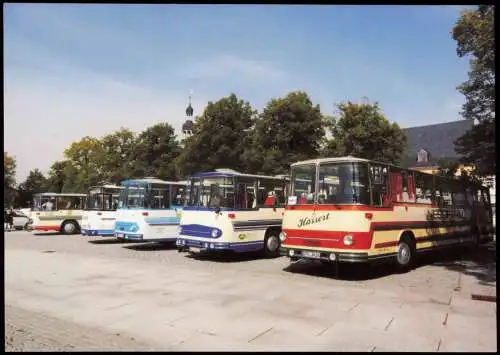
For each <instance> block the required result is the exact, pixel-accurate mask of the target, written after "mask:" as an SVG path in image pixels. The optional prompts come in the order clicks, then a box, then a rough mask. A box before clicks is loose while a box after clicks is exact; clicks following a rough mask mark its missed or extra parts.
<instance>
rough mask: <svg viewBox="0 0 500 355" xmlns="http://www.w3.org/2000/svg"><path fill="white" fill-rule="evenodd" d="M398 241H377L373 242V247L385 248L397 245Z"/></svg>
mask: <svg viewBox="0 0 500 355" xmlns="http://www.w3.org/2000/svg"><path fill="white" fill-rule="evenodd" d="M398 244H399V243H398V241H397V240H396V241H392V242H385V243H378V244H375V248H387V247H395V246H397V245H398Z"/></svg>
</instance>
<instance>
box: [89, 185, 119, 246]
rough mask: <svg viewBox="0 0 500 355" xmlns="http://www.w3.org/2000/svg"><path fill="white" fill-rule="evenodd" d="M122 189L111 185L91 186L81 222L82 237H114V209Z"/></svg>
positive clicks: (116, 206)
mask: <svg viewBox="0 0 500 355" xmlns="http://www.w3.org/2000/svg"><path fill="white" fill-rule="evenodd" d="M122 189H123V188H122V187H121V186H116V185H111V184H102V185H98V186H92V187H91V188H90V189H89V192H88V193H87V199H86V200H87V201H86V205H85V210H84V211H83V216H82V222H81V232H82V235H88V236H93V235H96V236H97V235H99V236H102V237H113V236H114V233H115V220H116V209H117V208H118V200H119V197H120V191H121V190H122Z"/></svg>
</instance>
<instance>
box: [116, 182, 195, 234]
mask: <svg viewBox="0 0 500 355" xmlns="http://www.w3.org/2000/svg"><path fill="white" fill-rule="evenodd" d="M121 186H122V188H123V189H122V191H121V194H120V201H119V205H118V210H117V211H116V221H115V230H114V235H115V237H117V238H118V239H125V240H129V241H141V242H149V241H151V242H153V241H154V242H173V241H175V240H176V238H177V227H178V226H179V221H180V217H181V211H182V206H183V205H184V195H185V188H186V182H185V181H163V180H160V179H156V178H144V179H135V180H125V181H122V183H121Z"/></svg>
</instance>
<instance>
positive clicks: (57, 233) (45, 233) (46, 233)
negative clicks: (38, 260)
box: [33, 232, 64, 237]
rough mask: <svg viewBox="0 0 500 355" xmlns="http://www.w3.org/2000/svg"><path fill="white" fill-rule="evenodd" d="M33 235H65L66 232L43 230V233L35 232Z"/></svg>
mask: <svg viewBox="0 0 500 355" xmlns="http://www.w3.org/2000/svg"><path fill="white" fill-rule="evenodd" d="M33 235H34V236H37V237H45V236H49V235H64V234H61V233H59V232H41V233H33Z"/></svg>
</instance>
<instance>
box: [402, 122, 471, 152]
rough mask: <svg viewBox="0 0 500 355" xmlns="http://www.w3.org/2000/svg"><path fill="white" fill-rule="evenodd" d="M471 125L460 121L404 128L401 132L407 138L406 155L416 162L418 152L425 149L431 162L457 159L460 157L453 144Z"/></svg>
mask: <svg viewBox="0 0 500 355" xmlns="http://www.w3.org/2000/svg"><path fill="white" fill-rule="evenodd" d="M473 125H474V122H473V121H471V120H460V121H453V122H445V123H438V124H433V125H428V126H420V127H411V128H405V129H403V131H404V132H405V134H406V136H407V137H408V147H407V149H406V155H408V156H410V157H415V161H416V157H417V153H418V151H419V150H420V149H425V150H426V151H427V152H428V153H429V154H430V158H431V159H430V160H432V161H436V160H438V159H440V158H448V159H458V158H460V155H459V154H458V153H457V152H455V144H454V142H455V141H456V140H457V139H458V138H459V137H461V136H463V135H464V133H465V132H467V131H468V130H470V129H471V128H472V126H473Z"/></svg>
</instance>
